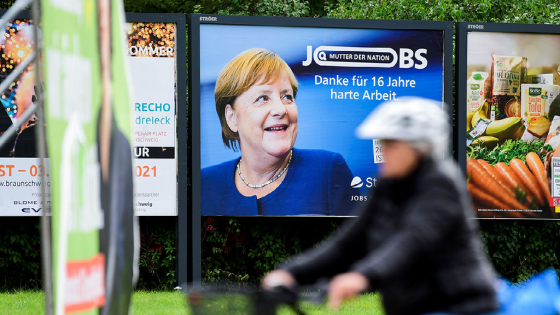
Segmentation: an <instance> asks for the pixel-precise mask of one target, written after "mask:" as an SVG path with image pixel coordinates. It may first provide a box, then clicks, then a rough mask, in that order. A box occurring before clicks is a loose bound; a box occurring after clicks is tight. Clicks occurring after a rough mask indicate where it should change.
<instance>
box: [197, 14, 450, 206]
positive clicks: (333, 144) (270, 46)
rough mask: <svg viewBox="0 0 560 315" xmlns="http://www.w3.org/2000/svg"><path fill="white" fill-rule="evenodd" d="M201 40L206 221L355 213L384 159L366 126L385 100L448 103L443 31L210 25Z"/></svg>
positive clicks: (372, 186) (202, 28)
mask: <svg viewBox="0 0 560 315" xmlns="http://www.w3.org/2000/svg"><path fill="white" fill-rule="evenodd" d="M221 18H222V17H220V16H218V17H205V16H200V21H214V22H215V21H218V22H219V21H220V19H221ZM229 18H231V17H229ZM197 19H198V17H197ZM199 37H200V49H199V51H198V52H197V53H199V54H200V57H199V58H200V62H199V66H200V67H199V69H200V74H199V75H200V86H199V87H196V88H199V89H200V162H201V163H200V172H201V173H200V174H201V183H200V190H201V197H200V204H201V214H202V215H203V216H351V215H353V209H354V208H355V206H356V205H358V204H359V203H360V202H365V201H367V198H368V194H369V191H370V189H375V186H376V182H377V179H376V173H377V170H378V167H379V165H381V163H383V161H384V160H383V154H382V153H383V152H382V151H383V149H382V147H381V145H380V143H379V141H377V140H374V141H373V142H372V141H371V140H360V139H358V138H357V137H356V135H355V129H356V128H357V126H358V125H359V124H360V123H361V122H362V121H363V119H364V118H365V117H366V116H367V115H368V114H369V113H370V112H371V111H372V110H373V109H375V108H376V106H378V105H379V104H381V103H382V102H384V101H398V100H399V99H401V98H402V97H405V96H419V97H424V98H428V99H432V100H436V101H441V102H443V94H444V91H443V88H444V82H443V75H444V31H443V30H442V29H440V30H421V29H420V30H418V29H414V30H410V29H408V30H404V29H401V30H396V29H359V28H321V27H294V26H251V25H226V24H212V23H201V24H200V35H199ZM225 47H227V49H225ZM197 69H198V68H197Z"/></svg>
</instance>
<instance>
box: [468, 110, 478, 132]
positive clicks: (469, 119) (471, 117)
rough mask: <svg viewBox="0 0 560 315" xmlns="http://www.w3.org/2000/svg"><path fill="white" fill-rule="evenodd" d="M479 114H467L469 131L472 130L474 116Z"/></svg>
mask: <svg viewBox="0 0 560 315" xmlns="http://www.w3.org/2000/svg"><path fill="white" fill-rule="evenodd" d="M476 113H477V112H470V113H468V114H467V131H469V130H471V128H472V120H473V117H474V114H476Z"/></svg>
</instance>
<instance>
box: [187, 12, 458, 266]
mask: <svg viewBox="0 0 560 315" xmlns="http://www.w3.org/2000/svg"><path fill="white" fill-rule="evenodd" d="M204 24H220V25H246V26H275V27H310V28H311V27H312V28H348V29H387V30H438V31H442V32H443V40H444V42H443V51H444V56H443V82H444V86H443V100H444V102H445V103H447V104H448V109H450V108H451V105H452V103H453V84H452V82H453V81H452V80H453V25H454V23H453V22H440V21H399V20H349V19H326V18H296V17H263V16H228V15H213V14H189V30H188V33H189V43H188V47H189V48H188V50H189V51H188V53H189V56H188V58H189V59H188V60H189V76H188V81H189V82H188V84H189V104H190V105H191V106H190V108H189V110H190V111H189V115H190V116H189V145H190V147H191V156H190V161H189V162H190V163H189V172H190V175H191V181H192V182H191V183H192V184H191V186H190V190H189V194H190V200H191V203H190V204H189V212H190V213H191V222H192V228H193V233H194V234H193V235H191V237H192V238H193V241H192V245H191V247H192V252H193V254H194V255H195V256H193V264H194V266H193V268H195V269H196V270H200V259H201V257H200V249H201V247H200V246H201V245H200V226H201V201H202V200H201V198H202V197H201V169H200V167H201V155H200V154H201V144H200V139H201V138H200V136H201V130H200V127H201V123H200V101H201V95H200V40H201V39H200V26H201V25H204ZM452 119H453V118H452V115H450V120H452ZM455 145H456V144H453V146H455ZM454 152H457V151H456V150H455V151H454ZM267 217H268V216H267ZM325 217H326V218H328V217H329V216H325ZM198 272H199V271H197V275H200V273H198Z"/></svg>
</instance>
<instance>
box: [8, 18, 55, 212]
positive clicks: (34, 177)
mask: <svg viewBox="0 0 560 315" xmlns="http://www.w3.org/2000/svg"><path fill="white" fill-rule="evenodd" d="M33 47H34V39H33V26H32V25H31V23H30V22H29V20H24V19H14V20H12V21H11V22H10V23H8V24H7V25H6V28H5V35H4V36H2V37H1V38H0V56H1V58H0V69H1V70H0V82H1V81H2V80H4V79H5V78H6V77H7V76H8V75H9V74H10V73H12V71H14V69H15V68H16V67H17V66H18V65H19V64H20V63H21V62H23V61H24V60H25V59H26V58H27V57H28V55H29V54H30V53H31V52H32V50H33ZM35 89H36V83H35V69H34V64H31V65H29V66H28V67H27V69H25V70H24V71H23V73H22V74H21V75H20V77H19V79H18V80H17V81H16V82H14V83H13V84H12V85H10V87H9V88H8V89H7V90H6V91H1V94H0V102H1V105H0V107H1V108H0V135H2V134H3V133H4V132H5V131H6V130H7V129H8V128H10V126H12V124H14V123H16V122H18V121H19V120H20V117H21V116H22V115H23V113H25V111H26V110H27V108H28V107H29V106H31V104H32V102H33V101H34V96H35ZM36 120H37V117H36V115H33V116H31V117H30V118H29V119H28V120H27V121H25V122H23V125H22V127H21V128H20V129H19V130H18V132H17V134H16V135H15V136H14V137H12V138H10V139H9V140H8V142H7V144H6V145H4V147H2V148H0V216H40V215H42V214H43V211H47V213H49V212H50V194H49V193H48V190H47V194H48V195H47V196H46V199H47V204H46V205H44V204H43V200H42V193H41V185H42V177H44V179H45V183H46V185H47V186H50V174H49V170H48V166H45V167H44V166H43V165H41V162H40V159H39V158H38V152H36V148H35V145H36V141H35V124H36ZM47 165H48V164H47Z"/></svg>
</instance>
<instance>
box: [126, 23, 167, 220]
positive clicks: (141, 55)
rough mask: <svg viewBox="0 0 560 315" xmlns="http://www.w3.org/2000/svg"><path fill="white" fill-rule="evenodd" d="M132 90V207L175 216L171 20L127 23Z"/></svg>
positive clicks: (138, 211) (143, 212) (140, 212)
mask: <svg viewBox="0 0 560 315" xmlns="http://www.w3.org/2000/svg"><path fill="white" fill-rule="evenodd" d="M127 28H128V31H127V34H128V56H129V57H128V60H129V64H130V66H131V71H132V84H133V87H134V94H133V95H132V97H131V101H132V103H133V104H134V117H133V118H134V132H133V139H132V145H133V146H134V156H135V167H134V174H135V179H136V181H135V192H134V198H135V199H134V209H135V212H136V214H137V215H141V216H174V215H177V162H176V159H175V156H176V150H175V147H176V141H177V140H176V139H177V136H176V118H175V110H176V107H175V103H176V93H175V85H176V84H175V81H176V80H175V78H176V73H175V64H176V60H175V24H174V23H128V24H127Z"/></svg>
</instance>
